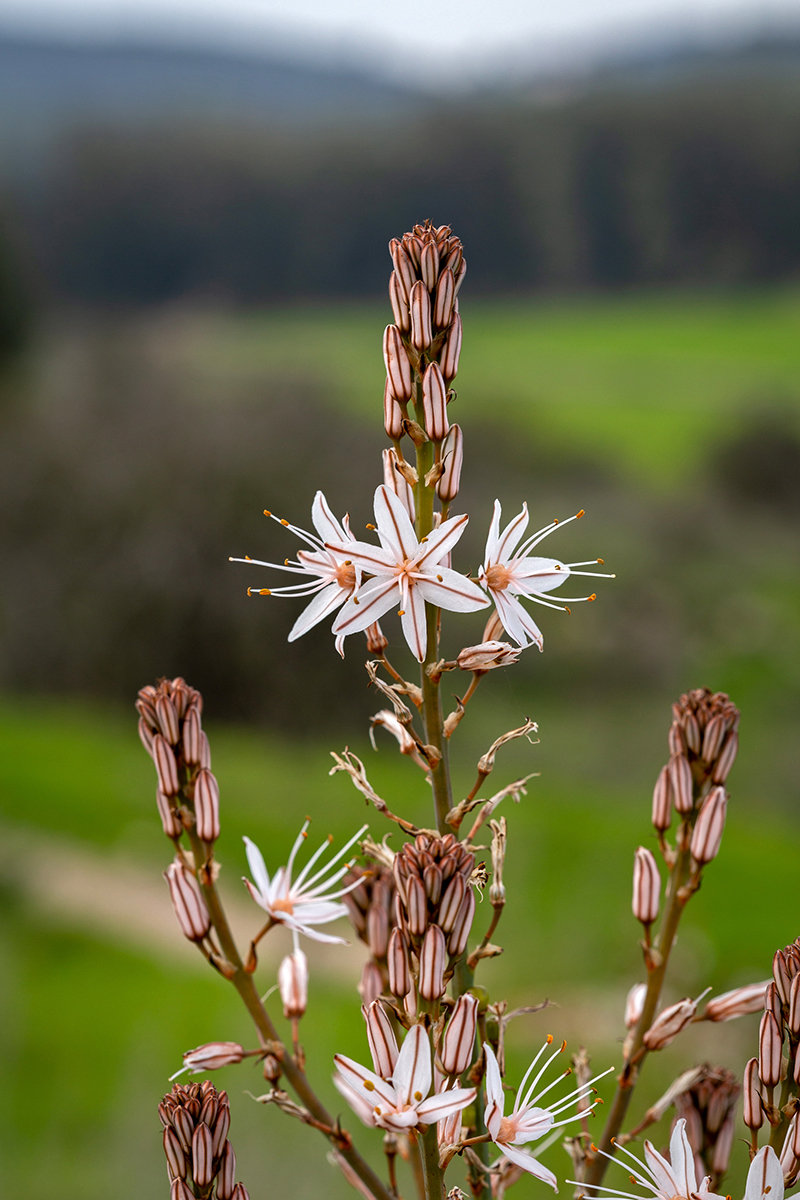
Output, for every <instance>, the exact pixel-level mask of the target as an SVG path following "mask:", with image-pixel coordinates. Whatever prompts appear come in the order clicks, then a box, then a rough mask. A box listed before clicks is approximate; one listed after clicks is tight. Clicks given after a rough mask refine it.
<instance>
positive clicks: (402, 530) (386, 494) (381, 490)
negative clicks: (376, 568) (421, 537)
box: [375, 484, 419, 563]
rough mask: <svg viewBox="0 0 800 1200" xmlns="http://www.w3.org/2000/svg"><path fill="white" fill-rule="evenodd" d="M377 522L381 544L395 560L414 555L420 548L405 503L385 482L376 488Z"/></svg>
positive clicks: (403, 559)
mask: <svg viewBox="0 0 800 1200" xmlns="http://www.w3.org/2000/svg"><path fill="white" fill-rule="evenodd" d="M375 524H376V525H377V526H378V537H379V538H380V540H381V545H382V546H383V548H384V550H388V552H389V553H390V554H391V555H392V557H393V558H394V560H395V562H398V563H400V562H403V561H405V560H406V559H412V558H413V557H414V555H415V554H416V553H417V551H418V549H419V542H418V541H417V535H416V534H415V533H414V526H413V525H412V524H411V520H410V519H409V516H408V513H407V512H406V510H405V507H404V505H403V503H402V502H401V501H400V500H399V499H398V497H397V496H396V495H395V494H394V492H391V491H390V490H389V488H387V487H386V485H385V484H381V486H380V487H378V488H376V489H375Z"/></svg>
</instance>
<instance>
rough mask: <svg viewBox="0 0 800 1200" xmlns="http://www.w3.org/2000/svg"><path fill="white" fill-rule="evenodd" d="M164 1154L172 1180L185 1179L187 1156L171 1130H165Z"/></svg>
mask: <svg viewBox="0 0 800 1200" xmlns="http://www.w3.org/2000/svg"><path fill="white" fill-rule="evenodd" d="M164 1154H165V1155H166V1159H167V1170H168V1171H169V1177H170V1179H185V1178H186V1155H185V1154H184V1153H183V1150H182V1149H181V1145H180V1142H179V1141H178V1138H177V1135H176V1134H175V1133H174V1131H173V1130H172V1129H169V1128H168V1129H165V1130H164Z"/></svg>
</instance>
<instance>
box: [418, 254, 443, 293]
mask: <svg viewBox="0 0 800 1200" xmlns="http://www.w3.org/2000/svg"><path fill="white" fill-rule="evenodd" d="M419 273H420V275H421V276H422V282H423V283H424V284H425V287H426V288H427V289H428V291H429V292H432V291H433V289H434V288H435V287H436V280H437V278H438V276H439V251H438V249H437V248H436V243H435V242H428V243H427V244H426V245H425V246H423V248H422V253H421V254H420V256H419Z"/></svg>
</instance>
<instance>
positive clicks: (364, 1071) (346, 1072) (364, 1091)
mask: <svg viewBox="0 0 800 1200" xmlns="http://www.w3.org/2000/svg"><path fill="white" fill-rule="evenodd" d="M333 1061H334V1062H335V1063H336V1070H337V1071H338V1072H339V1074H340V1075H341V1077H342V1079H343V1080H344V1081H345V1083H347V1084H349V1086H350V1087H351V1088H352V1089H353V1091H354V1092H355V1093H356V1095H358V1096H365V1097H366V1098H367V1099H368V1100H369V1101H370V1102H371V1103H372V1104H373V1106H374V1105H375V1104H377V1103H379V1102H380V1103H381V1104H385V1105H387V1106H388V1107H389V1108H395V1107H396V1105H397V1094H396V1092H395V1090H394V1088H393V1087H392V1085H391V1084H390V1083H387V1082H386V1080H385V1079H381V1077H380V1075H376V1074H375V1072H374V1071H370V1069H369V1067H362V1065H361V1063H357V1062H355V1060H354V1059H352V1058H347V1056H346V1055H344V1054H334V1056H333Z"/></svg>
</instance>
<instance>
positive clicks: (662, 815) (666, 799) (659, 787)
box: [653, 767, 672, 833]
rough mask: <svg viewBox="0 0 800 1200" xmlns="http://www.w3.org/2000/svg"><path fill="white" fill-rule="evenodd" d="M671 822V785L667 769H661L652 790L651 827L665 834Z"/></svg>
mask: <svg viewBox="0 0 800 1200" xmlns="http://www.w3.org/2000/svg"><path fill="white" fill-rule="evenodd" d="M671 822H672V783H671V782H670V773H669V767H662V768H661V771H660V773H659V776H658V779H657V780H656V786H655V787H654V788H653V826H654V828H655V829H657V830H658V832H659V833H665V832H666V830H667V829H669V827H670V824H671Z"/></svg>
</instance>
